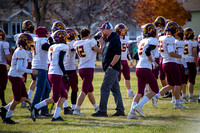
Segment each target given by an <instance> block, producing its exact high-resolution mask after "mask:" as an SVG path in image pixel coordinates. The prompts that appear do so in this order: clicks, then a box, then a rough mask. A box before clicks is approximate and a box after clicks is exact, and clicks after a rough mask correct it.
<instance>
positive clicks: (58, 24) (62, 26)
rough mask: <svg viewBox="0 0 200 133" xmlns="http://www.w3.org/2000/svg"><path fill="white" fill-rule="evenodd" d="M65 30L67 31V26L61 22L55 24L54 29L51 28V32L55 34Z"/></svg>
mask: <svg viewBox="0 0 200 133" xmlns="http://www.w3.org/2000/svg"><path fill="white" fill-rule="evenodd" d="M65 29H66V27H65V24H64V23H63V22H61V21H57V22H55V23H54V24H53V25H52V28H51V30H52V32H53V33H54V32H55V31H57V30H65Z"/></svg>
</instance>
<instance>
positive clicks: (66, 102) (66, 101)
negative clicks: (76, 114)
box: [63, 100, 68, 108]
mask: <svg viewBox="0 0 200 133" xmlns="http://www.w3.org/2000/svg"><path fill="white" fill-rule="evenodd" d="M63 105H64V108H66V107H68V100H65V101H64V103H63Z"/></svg>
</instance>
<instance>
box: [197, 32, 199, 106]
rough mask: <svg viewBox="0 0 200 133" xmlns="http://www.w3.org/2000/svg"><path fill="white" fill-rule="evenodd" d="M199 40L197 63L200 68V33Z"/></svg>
mask: <svg viewBox="0 0 200 133" xmlns="http://www.w3.org/2000/svg"><path fill="white" fill-rule="evenodd" d="M197 40H198V43H199V45H198V49H197V51H198V59H197V64H198V67H199V69H200V34H199V35H198V38H197ZM198 103H200V87H199V98H198Z"/></svg>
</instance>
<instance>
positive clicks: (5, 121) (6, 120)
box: [3, 117, 18, 124]
mask: <svg viewBox="0 0 200 133" xmlns="http://www.w3.org/2000/svg"><path fill="white" fill-rule="evenodd" d="M3 123H5V124H18V122H15V121H13V120H11V118H10V117H9V118H5V119H4V121H3Z"/></svg>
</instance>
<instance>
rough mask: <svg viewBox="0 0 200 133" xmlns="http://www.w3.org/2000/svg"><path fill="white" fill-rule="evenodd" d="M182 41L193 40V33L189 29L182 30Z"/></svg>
mask: <svg viewBox="0 0 200 133" xmlns="http://www.w3.org/2000/svg"><path fill="white" fill-rule="evenodd" d="M184 39H186V40H193V39H194V31H193V30H192V29H191V28H189V27H188V28H185V29H184Z"/></svg>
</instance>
